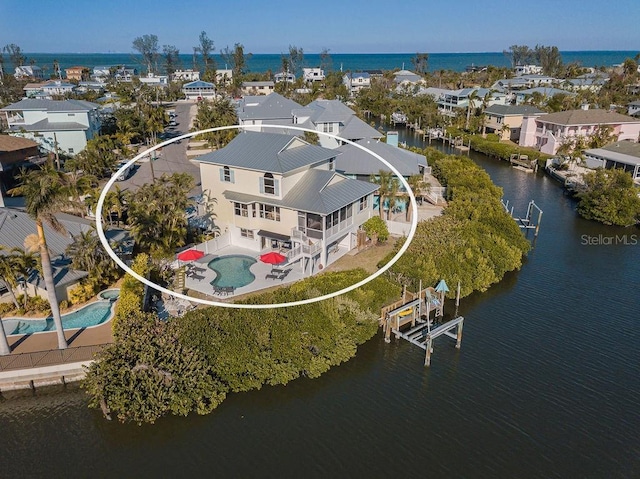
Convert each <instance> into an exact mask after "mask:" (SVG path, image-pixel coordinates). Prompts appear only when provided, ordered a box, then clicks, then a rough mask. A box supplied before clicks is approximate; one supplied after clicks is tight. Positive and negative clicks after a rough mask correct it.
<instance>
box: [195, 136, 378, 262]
mask: <svg viewBox="0 0 640 479" xmlns="http://www.w3.org/2000/svg"><path fill="white" fill-rule="evenodd" d="M338 154H339V153H338V152H337V151H336V150H330V149H327V148H323V147H321V146H317V145H311V144H309V143H307V142H305V141H304V140H302V139H301V138H299V137H297V136H294V135H285V134H278V133H259V132H252V131H245V132H243V133H240V134H239V135H238V136H236V138H234V139H233V140H232V141H231V142H230V143H229V144H228V145H227V146H226V147H224V148H222V149H221V150H217V151H214V152H211V153H208V154H205V155H203V156H200V157H198V158H197V159H196V160H195V161H197V162H199V164H200V176H201V181H202V189H203V191H207V192H209V195H210V196H211V197H214V198H215V199H216V201H217V205H216V223H217V226H218V227H219V228H220V230H221V231H224V237H225V239H226V241H228V242H229V243H230V244H232V245H235V246H239V247H242V248H246V249H250V250H253V251H257V252H259V251H264V250H271V249H272V247H277V248H283V253H284V254H286V256H287V258H288V260H289V262H290V263H293V262H296V261H300V263H301V265H302V269H303V270H304V271H305V272H306V273H308V274H310V273H313V272H316V271H318V270H319V269H322V267H321V265H322V266H326V265H327V264H328V262H329V255H330V252H331V251H335V250H337V249H341V250H343V251H345V252H346V251H348V250H351V249H352V248H354V247H355V246H356V244H357V243H356V236H357V231H358V229H359V228H360V226H361V225H362V224H363V223H364V222H365V221H366V220H367V219H369V218H370V217H371V216H373V215H374V213H373V194H374V192H375V191H376V190H377V186H376V185H374V184H372V183H369V182H365V181H359V180H354V179H350V178H347V177H346V176H344V175H342V174H340V173H338V172H336V171H335V161H336V157H337V155H338Z"/></svg>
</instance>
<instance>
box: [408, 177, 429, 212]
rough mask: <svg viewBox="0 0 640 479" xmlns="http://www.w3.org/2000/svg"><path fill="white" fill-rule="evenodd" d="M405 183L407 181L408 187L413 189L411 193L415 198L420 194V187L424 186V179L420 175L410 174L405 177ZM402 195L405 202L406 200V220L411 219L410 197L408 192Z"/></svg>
mask: <svg viewBox="0 0 640 479" xmlns="http://www.w3.org/2000/svg"><path fill="white" fill-rule="evenodd" d="M407 183H409V187H410V188H411V191H413V195H414V196H415V197H416V198H418V197H419V196H420V195H421V194H422V189H423V188H424V187H425V181H424V178H423V177H422V175H411V176H410V177H409V178H407ZM403 196H404V197H405V198H406V202H407V210H406V213H407V216H406V220H407V221H410V220H411V198H410V197H409V194H408V193H407V194H405V195H403Z"/></svg>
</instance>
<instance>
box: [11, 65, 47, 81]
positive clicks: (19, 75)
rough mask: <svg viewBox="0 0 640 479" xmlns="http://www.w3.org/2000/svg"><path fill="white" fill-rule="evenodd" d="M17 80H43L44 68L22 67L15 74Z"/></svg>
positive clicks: (17, 68)
mask: <svg viewBox="0 0 640 479" xmlns="http://www.w3.org/2000/svg"><path fill="white" fill-rule="evenodd" d="M13 76H14V77H16V79H17V80H24V79H25V78H33V79H34V80H43V79H44V72H43V71H42V68H40V67H37V66H35V65H22V66H19V67H16V69H15V73H14V74H13Z"/></svg>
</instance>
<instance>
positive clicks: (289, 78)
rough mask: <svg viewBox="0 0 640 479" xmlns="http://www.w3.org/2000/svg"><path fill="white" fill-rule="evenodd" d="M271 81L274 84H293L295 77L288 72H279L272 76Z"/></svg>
mask: <svg viewBox="0 0 640 479" xmlns="http://www.w3.org/2000/svg"><path fill="white" fill-rule="evenodd" d="M273 81H274V82H275V83H283V82H285V83H295V82H296V76H295V75H294V74H293V73H290V72H280V73H276V74H275V75H273Z"/></svg>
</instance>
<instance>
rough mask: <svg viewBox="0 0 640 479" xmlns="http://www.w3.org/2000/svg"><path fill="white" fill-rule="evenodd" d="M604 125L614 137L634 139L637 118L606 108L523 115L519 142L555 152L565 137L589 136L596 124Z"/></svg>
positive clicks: (638, 129)
mask: <svg viewBox="0 0 640 479" xmlns="http://www.w3.org/2000/svg"><path fill="white" fill-rule="evenodd" d="M602 127H608V128H610V129H611V134H612V135H613V136H614V137H615V138H616V139H617V140H618V141H622V140H631V141H638V138H640V119H638V118H633V117H630V116H627V115H621V114H619V113H616V112H614V111H608V110H595V109H594V110H569V111H561V112H558V113H550V114H548V115H542V116H525V117H524V120H523V121H522V130H521V132H520V144H521V145H522V146H532V147H534V148H538V149H539V150H540V151H541V152H542V153H547V154H549V155H555V154H556V153H557V151H558V149H559V148H560V146H562V144H563V143H565V142H566V141H567V140H572V139H573V138H575V137H578V136H582V137H585V138H589V137H590V136H592V135H593V134H594V133H596V132H597V131H598V130H599V129H600V128H602Z"/></svg>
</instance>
